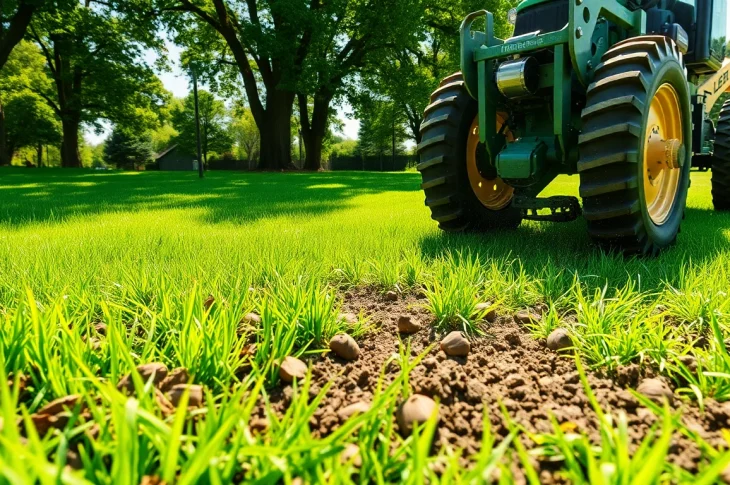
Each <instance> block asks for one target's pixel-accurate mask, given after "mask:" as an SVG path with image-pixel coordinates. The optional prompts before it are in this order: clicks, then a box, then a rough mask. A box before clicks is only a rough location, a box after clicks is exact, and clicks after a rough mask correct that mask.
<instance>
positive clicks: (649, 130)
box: [418, 0, 730, 255]
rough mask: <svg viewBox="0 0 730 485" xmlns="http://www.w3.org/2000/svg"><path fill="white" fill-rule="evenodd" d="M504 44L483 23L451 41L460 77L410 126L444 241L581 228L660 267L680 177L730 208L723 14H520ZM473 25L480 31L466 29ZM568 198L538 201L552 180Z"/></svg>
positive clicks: (602, 2) (573, 0)
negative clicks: (699, 181) (416, 130)
mask: <svg viewBox="0 0 730 485" xmlns="http://www.w3.org/2000/svg"><path fill="white" fill-rule="evenodd" d="M509 15H510V22H512V23H514V26H515V29H514V36H513V37H511V38H509V39H507V40H501V39H498V38H496V37H495V36H494V28H493V26H494V18H493V16H492V14H491V13H489V12H486V11H480V12H475V13H473V14H471V15H469V16H468V17H467V18H466V19H465V20H464V22H463V24H462V26H461V72H460V73H457V74H454V75H452V76H450V77H448V78H446V79H444V80H443V81H442V83H441V85H440V87H439V88H438V89H437V90H436V91H435V92H434V93H433V95H432V97H431V104H430V105H429V106H428V107H427V108H426V110H425V118H424V121H423V124H422V126H421V133H422V141H421V143H420V144H419V145H418V152H419V155H420V163H419V166H418V169H419V171H420V172H421V174H422V176H423V184H422V188H423V190H424V191H425V194H426V205H428V207H430V209H431V213H432V217H433V219H434V220H436V221H438V223H439V226H440V227H441V228H442V229H444V230H448V231H464V230H477V231H488V230H494V229H498V228H515V227H517V226H518V225H519V224H520V223H521V222H522V221H523V220H525V219H529V220H543V221H544V220H548V221H558V222H560V221H571V220H574V219H576V218H577V217H578V216H580V215H581V214H582V215H583V216H584V217H585V219H586V221H587V226H588V231H589V233H590V236H591V237H592V238H593V239H594V240H595V241H596V242H597V243H599V244H600V245H601V246H603V247H606V248H615V249H618V250H620V251H623V252H624V253H628V254H648V255H654V254H657V253H658V252H659V251H661V250H662V249H664V248H666V247H668V246H670V245H671V244H673V243H674V242H675V240H676V237H677V234H678V232H679V229H680V224H681V222H682V219H683V218H684V211H685V205H686V200H687V190H688V188H689V185H690V169H691V168H693V167H694V168H696V169H699V170H708V169H710V168H711V169H712V170H713V174H712V195H713V201H714V205H715V208H716V209H717V210H728V209H730V104H728V105H727V106H725V107H724V109H723V111H722V114H721V116H720V120H719V122H718V126H717V127H715V126H714V124H713V123H712V121H711V120H710V119H709V116H708V115H709V111H710V109H711V108H712V105H713V104H714V103H715V101H716V100H717V99H718V97H719V94H721V93H723V92H725V90H727V88H728V87H729V86H730V83H729V82H728V77H729V76H728V72H729V71H730V63H729V62H728V61H726V60H725V50H726V42H727V38H726V21H727V0H524V1H523V2H522V3H520V4H519V6H518V7H517V8H516V9H514V10H512V11H510V14H509ZM482 18H483V20H484V26H485V27H484V32H481V31H476V29H473V27H474V25H475V22H476V21H477V20H480V19H482ZM576 173H577V174H578V175H579V177H580V196H581V198H582V207H581V204H580V202H579V201H578V199H577V198H575V197H569V196H556V197H549V198H539V197H538V195H539V194H540V192H541V191H542V190H543V189H544V188H545V187H546V186H547V185H548V184H549V183H550V182H551V181H552V180H553V179H554V178H555V177H556V176H557V175H559V174H576Z"/></svg>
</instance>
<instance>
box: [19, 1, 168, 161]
mask: <svg viewBox="0 0 730 485" xmlns="http://www.w3.org/2000/svg"><path fill="white" fill-rule="evenodd" d="M138 3H139V2H121V1H116V0H114V1H111V2H104V3H95V2H94V3H93V4H92V3H91V2H86V3H82V2H75V3H73V4H72V5H73V7H72V8H68V9H64V10H59V11H53V12H42V13H40V14H39V15H37V16H36V17H35V18H34V20H33V22H32V24H31V30H30V38H31V39H32V40H33V41H34V42H35V43H36V44H37V45H39V46H40V47H41V51H42V53H43V55H44V56H45V59H46V69H45V72H46V73H48V76H49V77H51V78H52V79H53V81H54V82H53V83H52V84H50V85H40V84H38V83H31V84H30V86H29V87H30V89H32V90H34V91H35V92H37V93H39V94H40V95H41V96H42V97H43V98H44V99H45V100H46V102H47V103H48V105H49V106H50V107H51V108H52V109H53V110H54V112H55V113H56V115H57V116H58V117H59V118H60V119H61V121H62V123H63V133H64V143H63V159H64V165H65V166H78V165H79V164H80V160H79V153H78V149H77V146H78V144H77V143H76V141H75V139H76V138H77V136H78V133H79V127H80V125H81V124H85V125H91V126H93V127H95V128H100V127H101V124H100V122H101V121H102V120H107V121H110V122H112V123H114V124H117V125H123V126H125V127H126V128H127V129H134V130H138V131H143V130H147V129H151V128H154V127H155V126H156V125H157V124H158V112H159V109H160V107H161V106H162V104H163V103H164V100H165V98H166V97H167V93H166V92H165V91H164V89H163V88H162V83H161V82H160V80H159V79H158V78H157V76H156V75H155V73H154V71H153V70H152V68H151V66H150V65H149V64H148V62H147V60H146V59H147V57H146V56H145V50H146V49H153V50H157V51H158V52H161V49H162V40H161V39H160V38H159V37H158V36H157V34H156V32H155V29H154V24H153V20H152V19H151V17H150V16H149V15H140V12H139V11H138V9H137V8H136V7H138ZM110 93H113V95H110Z"/></svg>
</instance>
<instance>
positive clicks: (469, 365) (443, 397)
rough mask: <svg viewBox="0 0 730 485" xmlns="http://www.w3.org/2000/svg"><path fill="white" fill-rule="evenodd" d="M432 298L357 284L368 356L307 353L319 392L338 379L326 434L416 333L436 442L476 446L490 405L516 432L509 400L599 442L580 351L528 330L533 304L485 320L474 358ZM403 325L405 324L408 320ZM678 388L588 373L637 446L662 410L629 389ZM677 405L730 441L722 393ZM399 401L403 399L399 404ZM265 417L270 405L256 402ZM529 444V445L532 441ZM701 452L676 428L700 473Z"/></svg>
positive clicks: (318, 418) (539, 421)
mask: <svg viewBox="0 0 730 485" xmlns="http://www.w3.org/2000/svg"><path fill="white" fill-rule="evenodd" d="M424 303H425V300H423V299H419V298H417V297H415V296H407V297H403V296H399V298H398V299H397V300H393V299H392V295H386V296H381V295H379V294H377V293H375V292H372V291H368V290H361V291H353V292H348V293H347V294H346V295H345V303H344V308H343V312H352V313H355V314H359V313H360V311H361V310H362V311H363V313H364V314H365V315H367V316H368V317H369V319H370V322H371V323H373V324H374V325H375V326H376V329H375V330H374V331H373V332H371V333H370V334H368V335H367V336H366V337H365V338H363V339H361V341H360V342H358V343H359V346H360V349H361V355H360V357H359V359H358V360H356V361H354V362H347V361H345V360H343V359H341V358H339V357H337V356H336V355H334V354H332V353H331V352H330V353H327V354H324V355H322V356H315V357H312V358H310V359H308V361H307V362H308V363H310V364H311V365H312V375H313V379H314V385H313V389H312V390H311V392H312V393H315V392H318V390H319V389H321V386H324V385H325V384H326V383H327V382H328V381H329V380H330V379H334V381H335V382H334V385H333V386H332V387H331V388H330V389H329V391H328V393H327V395H326V398H325V399H324V401H323V402H322V404H321V406H320V408H319V410H318V411H317V412H316V414H315V415H314V417H313V419H312V423H311V424H312V429H313V432H314V434H315V435H317V436H326V435H327V434H329V433H331V432H332V431H334V430H335V429H337V427H338V426H340V425H341V424H342V423H343V422H344V420H345V419H347V417H348V416H350V415H352V414H353V412H354V410H364V409H367V408H368V405H369V403H370V402H371V401H372V398H373V392H374V390H375V386H376V384H377V380H378V376H379V374H380V372H381V369H382V367H383V365H384V364H385V362H386V360H387V359H388V358H390V357H391V356H392V355H393V354H394V353H397V352H398V348H399V347H398V341H399V338H400V339H402V340H403V341H404V342H405V341H406V340H408V339H410V343H411V354H412V356H416V355H419V354H420V353H422V352H424V351H425V350H426V349H427V348H428V347H429V346H433V347H432V349H431V350H430V351H429V353H428V355H427V356H426V357H425V359H424V360H423V361H422V362H421V363H420V364H419V365H418V366H416V367H415V369H414V370H413V371H412V373H411V376H410V384H411V390H412V392H413V393H415V394H421V395H424V396H428V397H431V398H433V399H434V400H436V401H438V402H439V403H440V410H439V425H438V432H437V442H436V443H435V444H434V446H435V448H438V447H440V446H441V445H444V444H449V445H451V446H456V447H459V448H461V449H463V450H465V456H468V455H470V454H474V453H477V452H478V450H479V447H480V444H481V439H482V429H483V428H482V424H483V423H482V419H483V414H484V412H485V407H486V412H487V413H488V416H489V419H490V420H491V424H492V431H493V432H494V433H496V434H497V435H500V436H507V435H508V434H509V431H508V428H507V425H506V422H505V420H504V418H503V416H502V412H501V410H500V406H499V403H500V401H501V402H502V403H503V404H504V406H505V407H506V409H507V410H508V412H509V414H510V416H511V418H512V419H513V420H515V421H516V422H517V423H519V424H521V425H522V426H524V427H525V428H526V429H527V430H529V431H531V432H536V433H541V432H543V433H552V426H551V424H550V420H549V417H550V415H551V414H552V415H553V416H554V417H555V419H556V420H557V422H558V423H560V424H561V425H563V426H564V429H568V430H575V432H583V433H586V434H587V435H588V436H589V437H590V439H591V440H593V441H594V442H596V443H598V442H599V440H600V436H599V432H598V428H597V418H596V416H595V413H594V412H593V410H592V408H591V406H590V404H589V402H588V399H587V398H586V395H585V393H584V390H583V386H582V385H581V382H580V379H579V375H578V372H577V371H576V367H575V362H574V361H573V359H572V357H570V356H566V355H560V354H557V353H555V352H553V351H550V350H549V349H548V348H547V346H546V342H544V341H537V340H535V339H533V338H532V336H531V335H530V333H529V331H528V330H527V328H525V327H524V326H523V325H521V324H519V323H517V322H516V320H520V321H522V320H529V317H528V315H534V313H533V312H534V311H530V310H526V311H524V312H522V313H521V314H520V317H525V318H524V319H523V318H519V319H515V318H514V316H513V315H503V314H499V312H498V315H497V316H496V318H494V322H493V323H491V324H486V327H485V329H486V330H487V332H488V335H486V336H484V337H480V338H471V339H470V340H471V349H470V352H469V354H468V355H467V356H466V357H449V356H447V355H446V354H445V353H444V352H443V351H442V350H440V348H439V342H440V341H441V339H442V338H443V337H444V334H438V333H436V332H435V331H434V330H433V329H432V327H430V326H428V325H426V323H427V322H430V321H431V320H432V318H431V316H430V315H429V314H428V312H426V311H425V310H423V308H422V305H423V304H424ZM404 316H410V317H411V319H412V320H413V321H418V322H422V324H423V329H421V330H420V331H418V332H416V333H414V334H413V335H405V334H401V333H399V320H400V321H401V322H402V321H403V318H402V317H404ZM401 328H402V323H401ZM398 372H399V368H398V366H393V365H390V366H388V367H387V368H386V379H388V380H390V381H392V380H393V379H394V378H395V377H396V376H397V375H398ZM647 378H649V379H657V380H658V382H657V381H650V384H651V386H652V387H653V388H656V387H657V386H659V387H661V388H662V391H660V392H663V389H664V388H666V390H667V391H669V392H673V390H674V389H673V387H672V385H670V384H669V383H668V382H666V381H664V380H663V379H662V378H661V377H657V376H656V375H655V373H654V371H653V370H652V369H651V368H647V367H639V366H638V365H630V366H627V367H624V368H621V369H619V371H618V372H617V374H616V375H614V376H605V375H601V374H598V373H591V372H589V373H588V380H589V382H590V385H591V387H592V389H593V392H594V393H595V395H596V396H597V399H598V401H599V402H600V404H601V406H602V408H603V409H604V411H609V412H611V413H612V414H613V415H617V414H618V413H619V412H620V411H623V412H625V413H626V415H627V418H628V425H629V435H630V437H631V438H632V439H633V440H634V446H635V447H637V446H638V445H639V443H640V441H641V440H642V439H643V438H644V437H645V436H646V434H647V432H649V430H650V427H651V426H652V425H653V424H654V423H655V422H656V421H657V418H656V417H655V416H654V414H653V413H652V412H651V411H649V410H648V409H646V408H644V407H642V406H640V405H639V402H638V401H637V400H636V399H635V398H634V397H633V395H632V394H631V393H630V392H629V391H628V390H627V389H628V388H632V389H635V388H637V387H638V386H639V385H640V383H641V382H642V381H643V380H644V379H647ZM291 395H292V392H291V387H290V386H288V385H282V386H281V387H278V388H276V389H274V390H273V391H272V392H271V393H270V395H269V398H270V400H271V403H272V405H273V408H274V410H275V411H277V412H282V413H283V412H284V411H285V409H286V407H287V405H288V403H289V400H290V397H291ZM672 396H673V398H672V401H673V406H674V408H675V409H678V408H681V409H682V410H683V418H682V419H683V421H684V423H685V425H686V426H688V427H689V428H690V429H692V430H693V431H695V432H697V433H699V435H700V436H701V437H702V438H703V439H704V440H705V441H706V442H708V443H709V444H710V445H712V446H714V447H719V446H725V442H724V440H723V438H722V436H721V432H720V430H722V429H723V428H726V427H728V426H730V403H725V404H720V403H717V402H715V401H713V400H708V401H706V403H705V412H704V413H701V412H700V410H699V409H698V408H697V406H696V404H695V403H693V402H690V401H685V400H682V399H681V398H680V397H679V396H678V395H677V394H676V393H673V395H672ZM399 404H400V403H399ZM257 413H258V414H259V416H260V417H261V418H264V409H263V407H261V408H260V409H258V410H257ZM526 444H527V445H528V446H530V443H528V442H527V441H526ZM700 459H701V453H700V450H699V449H698V448H697V445H696V443H695V442H694V441H693V440H690V439H688V438H686V437H684V436H683V435H681V434H680V433H679V432H676V433H675V436H674V439H673V442H672V446H671V449H670V456H669V460H670V461H671V462H673V463H675V464H676V465H679V466H681V467H682V468H685V469H686V470H688V471H691V472H696V471H697V469H698V464H699V460H700ZM536 466H537V467H538V470H539V472H540V479H541V481H542V482H543V483H562V482H564V480H563V479H562V478H561V477H560V476H559V475H558V474H557V473H556V472H555V470H556V469H557V467H556V464H555V463H548V462H536Z"/></svg>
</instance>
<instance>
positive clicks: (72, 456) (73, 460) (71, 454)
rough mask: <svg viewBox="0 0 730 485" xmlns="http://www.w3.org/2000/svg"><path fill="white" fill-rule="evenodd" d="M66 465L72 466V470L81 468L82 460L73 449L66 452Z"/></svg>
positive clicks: (82, 467)
mask: <svg viewBox="0 0 730 485" xmlns="http://www.w3.org/2000/svg"><path fill="white" fill-rule="evenodd" d="M66 466H69V467H71V468H73V469H74V470H83V469H84V462H83V461H82V460H81V456H79V454H78V453H76V452H75V451H73V450H68V451H67V452H66Z"/></svg>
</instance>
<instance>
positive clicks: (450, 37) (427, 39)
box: [360, 0, 518, 144]
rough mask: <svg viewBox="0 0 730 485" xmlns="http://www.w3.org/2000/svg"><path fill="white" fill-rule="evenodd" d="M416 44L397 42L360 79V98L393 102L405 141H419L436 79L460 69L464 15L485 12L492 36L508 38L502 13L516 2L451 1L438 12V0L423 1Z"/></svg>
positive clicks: (439, 3)
mask: <svg viewBox="0 0 730 485" xmlns="http://www.w3.org/2000/svg"><path fill="white" fill-rule="evenodd" d="M425 1H426V4H425V6H424V14H423V17H422V18H421V22H422V24H421V26H420V28H419V30H420V31H421V32H422V36H421V38H420V39H419V41H418V42H416V43H413V42H411V43H402V44H400V45H399V46H395V47H394V48H393V49H389V50H388V51H387V52H386V55H384V56H380V57H378V59H377V60H378V63H377V64H374V65H373V66H372V68H371V69H369V70H368V71H367V72H366V73H365V74H364V75H363V76H362V89H363V91H364V93H360V96H363V95H365V96H370V97H379V96H380V97H383V98H385V99H389V100H391V101H392V102H393V103H395V104H396V105H397V106H398V107H399V109H400V110H401V111H402V113H403V115H404V116H405V118H406V120H407V124H408V128H409V130H410V137H411V138H412V139H413V140H414V141H415V142H416V144H418V143H420V142H421V120H422V119H423V111H424V109H425V108H426V106H427V105H428V103H429V98H430V94H431V93H432V92H433V91H434V90H435V89H436V88H437V87H438V85H439V83H440V82H441V79H443V78H444V77H446V76H448V75H450V74H453V73H454V72H456V71H458V70H459V69H460V66H459V59H460V45H459V25H460V24H461V21H462V20H463V18H464V17H465V16H466V15H467V14H468V13H469V12H474V11H476V10H480V9H484V8H486V9H487V10H489V11H490V12H492V13H494V20H495V33H496V35H497V37H501V38H506V37H509V36H510V35H511V32H512V26H511V25H510V24H509V23H508V22H507V11H508V10H509V9H510V8H511V7H513V6H515V5H516V4H517V3H518V2H517V0H506V1H505V0H454V1H452V2H450V3H449V6H448V8H444V7H443V5H442V2H441V1H440V0H425Z"/></svg>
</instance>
